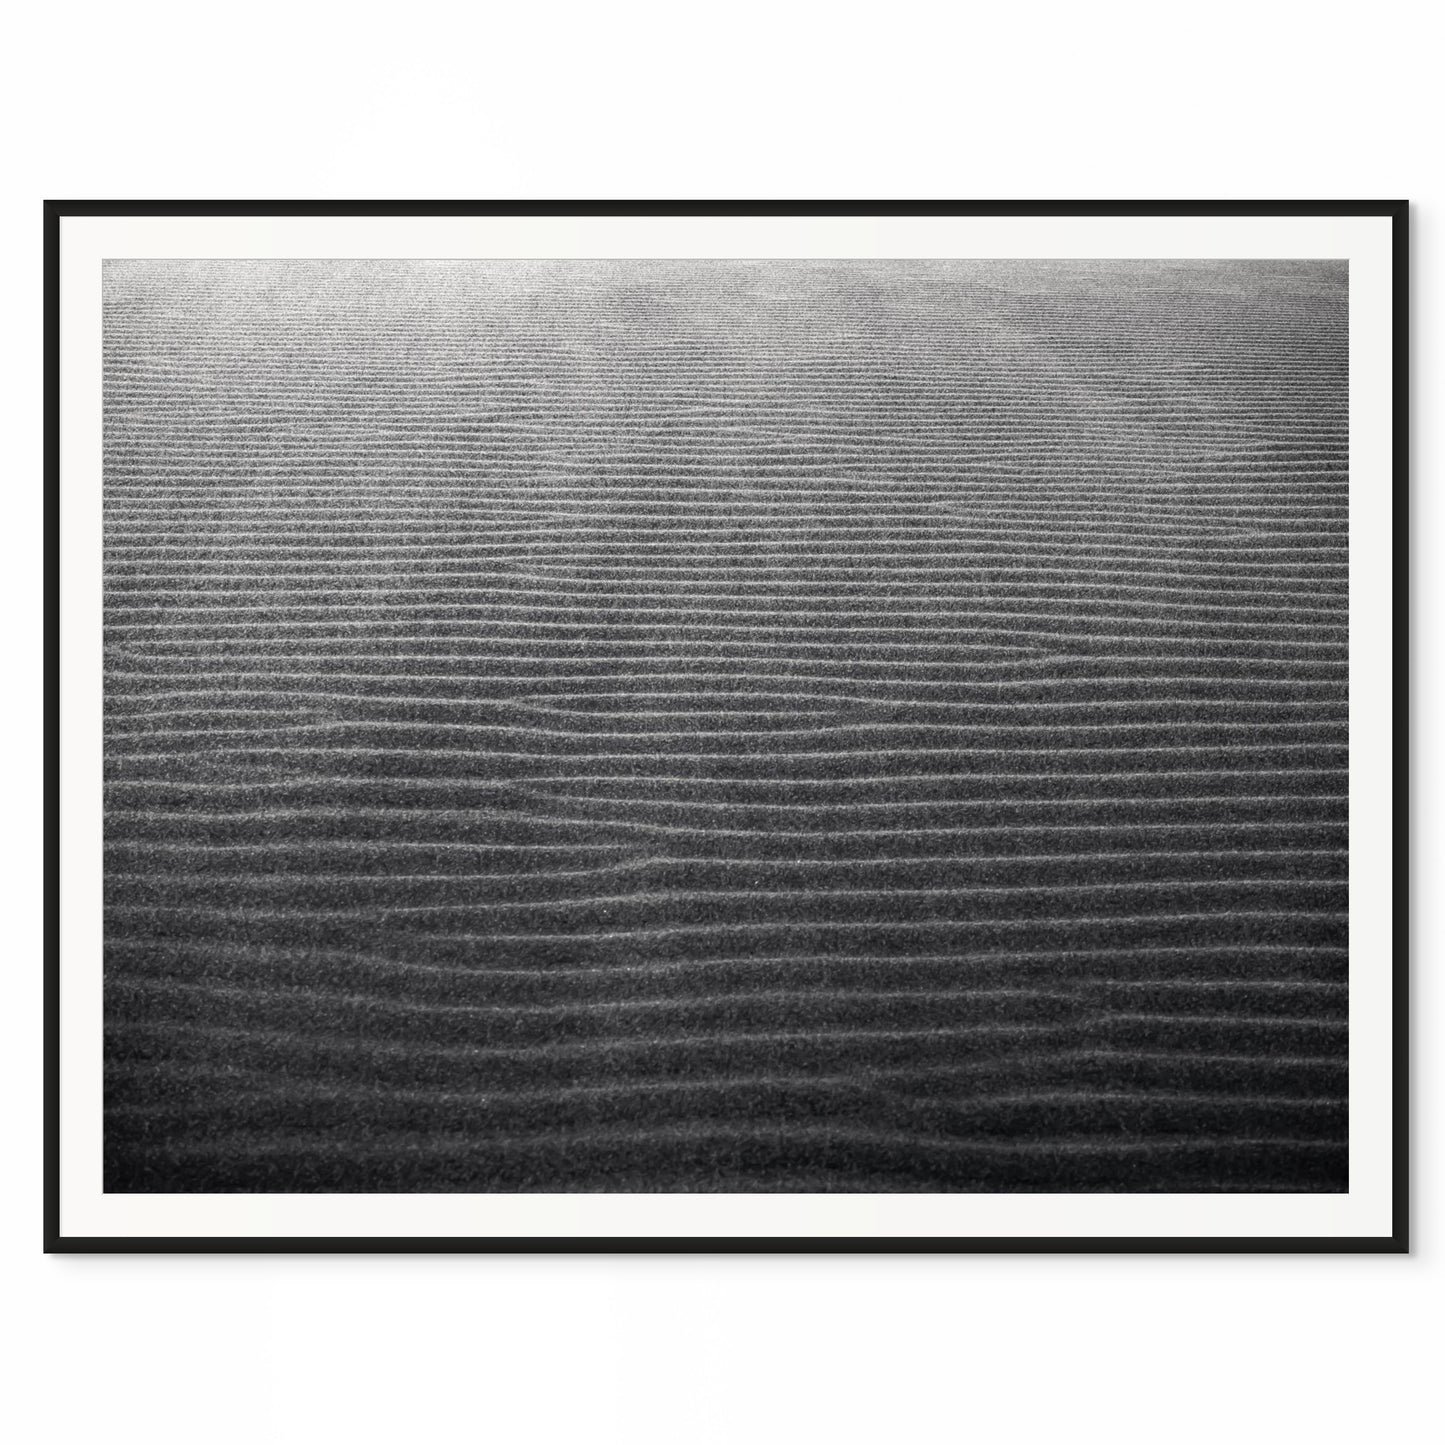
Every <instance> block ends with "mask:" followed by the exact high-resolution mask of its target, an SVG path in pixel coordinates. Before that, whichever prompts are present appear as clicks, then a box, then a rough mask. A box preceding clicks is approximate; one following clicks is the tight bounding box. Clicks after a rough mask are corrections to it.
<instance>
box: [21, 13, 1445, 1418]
mask: <svg viewBox="0 0 1445 1445" xmlns="http://www.w3.org/2000/svg"><path fill="white" fill-rule="evenodd" d="M1432 17H1433V11H1432V8H1431V7H1427V6H1426V5H1424V4H1407V3H1398V0H1381V3H1376V4H1373V5H1370V6H1362V7H1350V8H1349V9H1348V10H1346V9H1344V8H1343V7H1341V8H1337V9H1330V8H1327V7H1325V6H1322V5H1320V4H1318V3H1311V4H1303V3H1276V0H1249V3H1239V0H1218V3H1215V4H1212V5H1210V6H1207V7H1203V6H1192V7H1173V8H1171V7H1166V6H1161V5H1159V4H1157V3H1137V4H1135V3H1117V0H1104V3H1099V4H1094V5H1077V4H1067V3H1053V0H1049V3H1043V4H1037V5H1032V6H1016V7H1008V6H1003V5H998V6H992V7H989V8H988V10H987V11H986V12H980V11H978V10H976V9H972V8H970V7H967V6H965V5H960V4H957V3H954V4H937V5H934V4H920V3H914V0H894V3H891V4H888V5H886V6H868V7H863V6H853V5H849V4H847V3H846V0H828V3H807V4H798V3H793V4H790V3H787V0H768V3H757V0H731V3H729V4H726V5H716V6H711V7H704V6H695V7H687V6H683V5H678V4H676V3H672V4H639V3H625V0H622V3H618V0H614V3H612V4H573V3H563V4H559V5H554V6H534V7H527V6H522V5H513V6H508V7H505V8H504V9H497V8H489V7H486V6H484V5H476V4H472V5H439V4H435V3H430V0H413V3H410V4H408V5H406V6H401V7H385V8H381V7H366V6H364V5H361V4H357V3H355V0H353V3H350V4H346V5H342V4H327V5H318V4H312V3H303V0H288V3H284V4H283V3H273V0H259V3H253V4H250V5H247V6H244V7H240V6H218V7H204V6H197V5H193V4H188V5H184V6H182V5H179V4H156V3H149V0H140V3H133V4H130V5H110V6H100V5H96V4H92V3H89V0H81V3H72V4H70V5H66V6H52V7H48V11H47V12H45V13H42V7H39V6H27V7H24V9H23V10H17V11H16V13H14V14H12V16H11V17H10V20H9V21H8V23H7V26H6V32H7V35H6V38H7V55H6V61H5V70H6V75H5V79H4V83H3V85H0V105H3V106H4V107H5V110H6V112H7V114H6V116H5V124H4V127H3V130H0V135H3V138H4V139H3V145H0V155H3V160H0V165H3V168H4V184H3V185H0V206H3V211H4V217H3V219H4V226H3V241H4V247H5V255H4V261H5V269H4V272H3V274H4V275H5V276H6V277H7V278H8V282H9V284H8V285H7V286H6V287H5V288H4V289H3V291H0V357H3V362H4V367H5V374H4V378H3V381H4V384H3V388H0V396H3V397H4V398H5V401H6V403H7V405H6V413H7V414H6V428H5V435H6V440H7V446H6V448H5V450H4V452H3V453H0V458H3V470H0V497H3V499H4V504H5V509H6V517H5V521H6V526H5V528H4V533H3V537H4V545H5V566H4V568H3V585H4V587H5V589H6V595H5V597H4V599H3V603H4V606H5V609H6V610H5V612H4V613H3V614H0V615H4V616H5V617H6V618H7V619H10V626H8V627H7V629H6V637H5V649H6V662H7V667H6V670H5V674H4V675H5V677H6V680H7V681H9V682H10V683H11V686H10V687H9V688H7V689H6V691H7V693H8V697H7V698H6V701H5V705H4V706H3V707H0V716H3V721H4V726H5V732H6V736H5V746H4V750H3V752H0V758H3V759H4V762H5V764H6V767H5V780H6V787H5V790H4V793H3V795H0V796H3V798H4V802H5V805H6V806H5V808H4V821H5V827H4V830H3V843H4V850H5V852H4V857H3V859H0V878H3V879H4V880H5V883H6V885H7V900H6V901H7V905H8V908H9V917H10V918H11V919H12V920H14V926H13V927H12V928H11V930H10V931H9V932H8V934H7V936H6V939H5V942H6V944H7V945H8V946H7V947H6V948H5V949H4V951H3V955H0V958H3V967H4V969H5V977H6V979H7V981H8V982H9V984H10V987H9V988H8V989H7V990H6V991H5V993H4V994H3V996H0V997H3V1000H4V1007H3V1008H0V1030H3V1034H0V1069H3V1077H0V1100H3V1104H4V1109H5V1120H4V1126H5V1127H4V1143H5V1147H4V1149H3V1151H0V1159H3V1161H4V1164H5V1166H6V1169H5V1188H4V1191H3V1196H0V1198H3V1202H0V1209H3V1220H0V1249H3V1264H0V1331H3V1332H4V1334H5V1335H6V1337H7V1338H6V1339H5V1340H4V1342H3V1343H0V1373H3V1374H5V1375H9V1376H10V1377H11V1378H10V1380H9V1381H8V1382H7V1383H5V1384H3V1385H0V1429H6V1427H8V1433H9V1434H10V1437H11V1438H13V1439H16V1440H22V1441H27V1442H28V1441H44V1442H59V1445H69V1442H72V1441H75V1442H82V1441H84V1442H89V1441H92V1440H103V1441H106V1442H130V1441H137V1442H141V1441H144V1442H148V1445H150V1442H154V1445H169V1442H173V1441H174V1442H182V1441H184V1442H187V1445H190V1442H203V1445H212V1442H230V1441H248V1442H249V1441H253V1440H262V1439H265V1440H274V1441H286V1442H289V1441H293V1440H294V1441H308V1442H309V1441H317V1442H329V1441H333V1440H334V1441H340V1442H346V1445H351V1442H355V1441H372V1440H377V1441H380V1440H392V1439H407V1438H415V1439H418V1440H429V1439H435V1438H442V1439H447V1440H453V1439H461V1440H470V1439H483V1438H486V1439H494V1440H497V1441H508V1442H511V1441H514V1440H516V1441H546V1442H550V1441H553V1440H557V1441H572V1440H574V1439H578V1440H586V1441H628V1442H632V1441H650V1440H658V1441H661V1440H668V1441H673V1440H677V1441H686V1442H691V1441H705V1442H713V1441H729V1442H731V1441H735V1440H736V1441H751V1440H758V1439H761V1440H789V1441H792V1440H798V1441H813V1440H818V1441H827V1442H832V1441H836V1440H843V1441H852V1440H859V1441H863V1440H868V1441H873V1440H881V1439H897V1440H903V1441H909V1440H915V1439H920V1438H921V1439H929V1440H932V1439H947V1438H961V1437H964V1436H968V1437H973V1438H977V1439H981V1440H988V1441H1009V1442H1012V1441H1020V1442H1026V1445H1031V1442H1033V1441H1040V1442H1053V1441H1055V1440H1057V1439H1068V1440H1071V1441H1080V1440H1082V1441H1093V1440H1101V1441H1109V1442H1111V1445H1112V1442H1118V1441H1136V1440H1137V1441H1141V1442H1142V1441H1148V1442H1151V1445H1152V1442H1156V1441H1167V1442H1170V1445H1173V1442H1192V1441H1196V1440H1197V1441H1209V1442H1211V1445H1212V1442H1215V1441H1218V1440H1221V1439H1229V1440H1234V1441H1245V1442H1253V1441H1270V1442H1273V1441H1276V1440H1286V1439H1299V1438H1309V1439H1311V1441H1312V1442H1315V1445H1325V1442H1336V1441H1339V1442H1346V1441H1351V1442H1352V1441H1356V1440H1363V1439H1366V1438H1370V1437H1374V1438H1381V1439H1390V1438H1400V1439H1407V1440H1414V1439H1419V1438H1423V1437H1426V1436H1428V1435H1429V1434H1431V1433H1432V1432H1433V1431H1434V1430H1436V1429H1438V1418H1439V1404H1438V1402H1439V1398H1440V1397H1439V1388H1438V1386H1437V1385H1436V1384H1435V1378H1436V1377H1437V1376H1438V1373H1439V1368H1440V1358H1441V1345H1442V1337H1441V1329H1440V1323H1439V1321H1440V1318H1441V1315H1442V1285H1445V1267H1442V1265H1441V1243H1440V1225H1441V1221H1442V1210H1441V1207H1440V1199H1439V1194H1440V1187H1441V1168H1440V1163H1441V1160H1440V1149H1439V1145H1438V1141H1439V1120H1440V1114H1441V1103H1442V1098H1441V1095H1442V1078H1445V1070H1442V1068H1441V1066H1440V1063H1439V1053H1440V1051H1442V1050H1445V1013H1442V1008H1441V1003H1440V998H1441V991H1440V988H1439V986H1438V985H1437V983H1436V982H1435V980H1434V973H1435V968H1434V964H1435V963H1436V961H1437V959H1438V958H1439V956H1440V952H1441V943H1442V937H1441V927H1440V915H1439V908H1438V904H1437V902H1436V898H1437V897H1438V894H1439V891H1440V890H1439V883H1438V880H1439V878H1440V876H1441V874H1442V865H1445V857H1442V847H1441V837H1440V827H1439V806H1438V805H1439V803H1440V800H1441V776H1442V771H1441V767H1440V764H1439V762H1438V760H1437V756H1432V752H1433V751H1434V750H1432V749H1431V748H1430V747H1429V739H1430V738H1431V736H1432V735H1436V736H1438V735H1439V733H1440V730H1441V724H1442V717H1441V708H1440V703H1441V677H1440V653H1439V635H1440V624H1441V621H1442V610H1445V609H1442V585H1441V582H1440V577H1439V569H1438V568H1437V567H1434V566H1432V565H1431V564H1430V559H1431V558H1432V556H1433V554H1434V553H1435V551H1436V550H1437V548H1438V547H1439V546H1440V545H1441V544H1442V542H1445V536H1442V521H1441V518H1442V505H1441V500H1440V492H1439V490H1438V488H1437V487H1436V485H1435V484H1434V483H1435V473H1436V469H1435V467H1434V465H1433V463H1434V462H1435V460H1436V456H1437V453H1438V448H1437V446H1436V429H1437V422H1436V418H1437V416H1438V414H1439V405H1438V403H1439V401H1440V389H1439V381H1438V374H1437V373H1436V371H1435V367H1434V362H1435V358H1436V356H1437V355H1438V353H1439V349H1440V348H1439V343H1438V336H1439V332H1440V323H1441V305H1440V299H1439V288H1438V286H1437V285H1436V283H1435V280H1434V275H1435V273H1436V271H1437V269H1438V266H1439V263H1440V261H1441V259H1442V245H1441V235H1440V225H1441V217H1442V215H1445V187H1442V182H1441V166H1440V159H1439V151H1438V139H1437V140H1433V141H1432V136H1433V135H1435V132H1436V130H1437V128H1438V125H1439V122H1440V119H1441V117H1440V114H1439V111H1440V107H1439V105H1438V102H1437V101H1436V99H1435V96H1436V93H1437V90H1436V87H1437V81H1438V74H1437V66H1436V64H1435V55H1436V46H1435V44H1434V43H1432V41H1431V39H1430V34H1429V26H1428V21H1429V20H1430V19H1431V18H1432ZM47 195H55V196H72V197H88V196H95V197H126V198H136V197H210V196H226V197H231V196H237V197H300V198H310V197H352V196H361V197H393V196H395V197H502V198H527V197H535V198H551V197H603V198H622V197H664V198H673V197H675V198H692V197H759V198H771V197H778V198H810V197H811V198H827V197H862V198H873V197H877V198H910V197H916V198H943V199H947V198H1033V197H1046V198H1070V197H1159V198H1164V197H1216V196H1217V197H1302V198H1309V197H1354V196H1386V197H1395V196H1406V197H1409V198H1410V199H1412V200H1414V201H1415V202H1417V210H1416V214H1415V223H1414V224H1415V232H1414V240H1415V246H1416V257H1417V259H1416V308H1415V319H1416V330H1417V335H1418V338H1419V340H1418V344H1417V348H1416V354H1415V367H1416V415H1417V417H1418V423H1417V434H1416V450H1415V458H1416V462H1415V475H1416V492H1417V498H1416V503H1415V533H1416V541H1415V556H1416V559H1417V580H1416V585H1415V592H1416V607H1417V611H1416V618H1417V622H1416V634H1417V639H1418V641H1417V652H1416V683H1415V689H1416V699H1417V711H1416V714H1415V724H1414V725H1415V734H1416V737H1417V738H1418V739H1420V740H1421V743H1420V745H1419V747H1418V749H1417V751H1418V753H1419V758H1418V765H1417V767H1416V770H1415V791H1416V816H1417V819H1418V830H1419V831H1418V836H1417V842H1416V852H1415V874H1416V877H1417V879H1419V880H1420V882H1421V887H1420V890H1419V892H1420V903H1419V913H1418V917H1419V926H1418V928H1417V932H1416V940H1417V941H1416V957H1417V967H1416V994H1415V999H1416V1018H1415V1052H1416V1161H1417V1163H1416V1183H1415V1203H1416V1210H1415V1214H1416V1225H1415V1235H1416V1241H1417V1243H1416V1253H1415V1256H1414V1257H1413V1258H1412V1259H1399V1258H1386V1259H1373V1258H1359V1259H1351V1258H1341V1259H1328V1258H1326V1259H1314V1258H1309V1257H1299V1258H1279V1259H1271V1258H1241V1259H1230V1258H1210V1257H1200V1258H1147V1257H1146V1258H1124V1259H1112V1258H1108V1257H1101V1258H1077V1259H1074V1258H1050V1257H1034V1258H1027V1257H1026V1258H987V1257H981V1258H967V1257H964V1258H944V1257H938V1258H921V1259H887V1258H882V1259H878V1258H857V1259H844V1260H834V1259H826V1258H820V1259H797V1260H789V1259H760V1260H749V1259H726V1258H721V1259H667V1258H662V1259H632V1260H630V1259H594V1260H565V1259H514V1260H507V1259H492V1258H485V1257H478V1258H464V1257H457V1258H446V1257H443V1258H415V1259H413V1258H405V1257H398V1258H376V1259H366V1260H354V1259H346V1258H317V1259H306V1258H278V1259H265V1258H257V1259H249V1258H245V1257H237V1258H199V1257H198V1258H155V1259H148V1258H144V1257H138V1258H114V1259H106V1258H93V1259H90V1258H79V1257H66V1258H52V1259H47V1258H43V1257H42V1256H41V1255H40V1252H39V1248H40V1160H41V1147H40V1093H39V1082H40V1027H39V1020H40V974H39V964H40V925H39V900H40V896H41V894H40V874H39V864H40V854H39V849H38V846H37V839H38V819H39V814H40V771H39V756H40V736H41V730H40V717H39V713H38V709H37V707H36V705H35V698H36V697H37V696H38V687H39V667H40V638H39V635H38V620H39V585H40V579H39V547H40V535H41V533H40V476H41V469H40V441H41V435H40V308H41V289H40V254H41V253H40V239H41V227H40V201H41V199H42V197H44V196H47Z"/></svg>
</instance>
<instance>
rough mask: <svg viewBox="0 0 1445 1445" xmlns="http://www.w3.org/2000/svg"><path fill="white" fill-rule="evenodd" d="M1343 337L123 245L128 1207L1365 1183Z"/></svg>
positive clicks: (121, 1082)
mask: <svg viewBox="0 0 1445 1445" xmlns="http://www.w3.org/2000/svg"><path fill="white" fill-rule="evenodd" d="M1346 340H1347V277H1346V273H1345V268H1344V266H1343V265H1342V264H1337V263H1331V262H1314V261H1240V262H1218V261H1209V262H1189V261H1108V262H1094V261H1090V262H1064V261H1057V262H1023V261H1011V262H987V261H975V262H943V261H940V262H841V261H840V262H817V263H803V262H769V261H757V262H666V261H636V262H466V261H454V262H442V261H437V262H425V261H414V262H400V261H398V262H379V261H295V262H226V261H206V262H199V261H197V262H191V261H154V262H151V261H124V262H111V263H108V264H107V266H106V268H105V337H104V343H105V468H106V470H105V503H106V532H105V541H106V563H105V565H106V594H105V602H106V668H107V672H106V710H107V722H106V726H107V732H106V756H105V766H106V777H107V814H106V863H107V883H106V887H107V924H106V946H107V954H106V981H105V1003H106V1035H105V1038H106V1042H105V1049H106V1070H107V1096H106V1103H107V1112H106V1136H105V1169H106V1183H107V1187H108V1188H109V1189H112V1190H120V1191H165V1192H173V1191H258V1192H265V1191H347V1192H356V1191H442V1190H468V1191H491V1190H546V1191H562V1190H592V1191H598V1190H617V1191H658V1190H697V1191H714V1190H722V1191H758V1190H773V1191H781V1190H803V1191H824V1190H828V1191H831V1190H852V1191H885V1190H887V1191H893V1190H923V1191H960V1190H962V1191H970V1190H972V1191H985V1190H987V1191H1087V1190H1103V1191H1125V1192H1133V1191H1228V1190H1236V1191H1237V1190H1248V1191H1271V1190H1289V1191H1296V1190H1341V1189H1344V1188H1346V1187H1347V1184H1348V1169H1347V1164H1348V1159H1347V1149H1346V1142H1347V1115H1346V1100H1347V1089H1346V1084H1347V1079H1346V1065H1347V1040H1346V1020H1347V1008H1346V1004H1347V990H1346V944H1347V933H1346V909H1347V855H1346V847H1347V828H1346V824H1347V815H1346V792H1347V788H1346V780H1347V773H1346V768H1347V752H1346V748H1347V740H1348V732H1347V696H1346V643H1347V561H1348V552H1347V524H1348V511H1347V485H1346V483H1347V478H1346V467H1347V451H1348V448H1347V413H1346V406H1347V395H1346V360H1347V358H1346Z"/></svg>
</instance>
